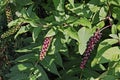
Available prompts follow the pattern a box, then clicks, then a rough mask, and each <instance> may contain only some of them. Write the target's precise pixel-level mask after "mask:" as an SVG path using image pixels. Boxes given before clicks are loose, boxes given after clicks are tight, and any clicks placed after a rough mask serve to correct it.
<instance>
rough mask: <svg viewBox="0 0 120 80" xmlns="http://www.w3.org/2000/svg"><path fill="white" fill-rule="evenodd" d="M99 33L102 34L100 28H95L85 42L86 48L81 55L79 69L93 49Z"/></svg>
mask: <svg viewBox="0 0 120 80" xmlns="http://www.w3.org/2000/svg"><path fill="white" fill-rule="evenodd" d="M101 35H102V34H101V33H100V30H98V29H97V30H96V32H95V33H94V35H93V36H92V37H91V38H90V39H89V41H88V44H87V48H86V50H85V52H84V55H83V59H82V62H81V64H80V68H81V69H83V68H84V67H85V64H86V62H87V60H88V58H89V56H90V53H91V52H92V50H93V49H94V46H95V44H96V43H97V42H98V41H99V40H100V38H101Z"/></svg>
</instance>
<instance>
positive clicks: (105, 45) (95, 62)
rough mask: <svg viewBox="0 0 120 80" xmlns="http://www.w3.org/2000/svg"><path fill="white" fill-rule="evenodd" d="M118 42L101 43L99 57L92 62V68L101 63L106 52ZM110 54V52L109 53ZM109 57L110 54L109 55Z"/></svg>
mask: <svg viewBox="0 0 120 80" xmlns="http://www.w3.org/2000/svg"><path fill="white" fill-rule="evenodd" d="M117 42H118V40H116V39H106V40H104V41H103V42H101V43H100V44H99V47H98V50H97V55H96V57H95V58H94V60H93V61H92V64H91V65H92V66H94V65H96V64H98V63H99V61H100V58H101V57H102V55H104V52H105V51H106V50H107V49H109V48H110V47H111V46H112V45H113V44H116V43H117ZM109 53H110V52H109ZM108 55H109V54H108ZM105 61H106V60H105Z"/></svg>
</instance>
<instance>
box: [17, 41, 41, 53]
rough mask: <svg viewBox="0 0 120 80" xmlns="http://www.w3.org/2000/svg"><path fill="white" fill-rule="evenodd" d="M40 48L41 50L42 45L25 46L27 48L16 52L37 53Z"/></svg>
mask: <svg viewBox="0 0 120 80" xmlns="http://www.w3.org/2000/svg"><path fill="white" fill-rule="evenodd" d="M41 42H42V41H41ZM40 48H41V43H32V44H30V45H28V46H25V47H22V48H20V49H18V50H15V52H20V53H23V52H24V53H26V52H33V51H36V50H37V51H38V50H39V49H40Z"/></svg>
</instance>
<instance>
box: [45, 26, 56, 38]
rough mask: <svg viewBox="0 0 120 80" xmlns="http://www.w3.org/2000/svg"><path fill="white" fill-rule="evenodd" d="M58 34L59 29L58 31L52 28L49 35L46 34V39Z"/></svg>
mask: <svg viewBox="0 0 120 80" xmlns="http://www.w3.org/2000/svg"><path fill="white" fill-rule="evenodd" d="M57 32H58V29H57V28H56V27H53V28H51V29H50V30H49V31H48V32H47V34H46V36H45V37H51V36H54V35H56V34H57Z"/></svg>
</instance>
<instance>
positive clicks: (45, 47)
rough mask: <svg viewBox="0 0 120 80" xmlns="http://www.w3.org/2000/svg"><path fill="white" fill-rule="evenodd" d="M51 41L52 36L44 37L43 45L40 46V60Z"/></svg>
mask: <svg viewBox="0 0 120 80" xmlns="http://www.w3.org/2000/svg"><path fill="white" fill-rule="evenodd" d="M51 41H52V37H46V38H45V40H44V42H43V46H42V50H41V52H40V60H43V59H44V58H45V56H46V52H47V50H48V48H49V46H50V43H51Z"/></svg>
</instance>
